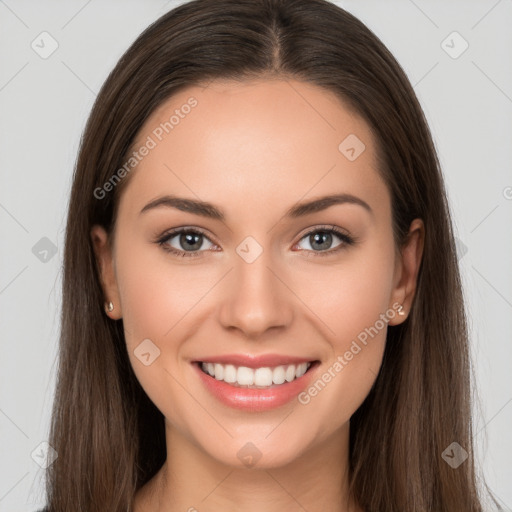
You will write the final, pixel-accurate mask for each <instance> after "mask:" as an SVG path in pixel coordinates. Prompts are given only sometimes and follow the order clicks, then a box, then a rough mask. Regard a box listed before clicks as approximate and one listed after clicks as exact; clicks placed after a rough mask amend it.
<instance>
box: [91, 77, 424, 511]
mask: <svg viewBox="0 0 512 512" xmlns="http://www.w3.org/2000/svg"><path fill="white" fill-rule="evenodd" d="M190 96H194V97H195V98H196V99H197V101H198V105H197V106H196V107H195V108H194V109H193V110H192V111H191V112H190V113H189V114H188V115H187V116H185V117H184V118H183V119H181V120H180V123H179V124H178V125H177V126H175V127H174V129H173V130H172V132H170V133H169V134H168V135H166V136H165V137H164V138H163V140H162V141H161V142H159V143H158V145H157V146H156V147H155V148H154V149H152V150H151V151H150V153H149V154H148V155H147V156H146V157H145V158H144V159H143V160H142V161H141V162H140V163H139V164H138V166H137V168H136V169H135V170H134V171H132V172H133V174H132V175H131V177H130V180H131V181H130V183H129V184H128V186H127V188H126V189H125V190H124V192H123V194H122V195H121V199H120V205H119V213H118V218H117V223H116V229H115V232H114V234H113V237H114V238H113V239H112V240H111V242H112V246H110V245H109V244H108V243H107V242H108V236H107V233H106V232H105V230H104V229H103V228H102V227H101V226H94V227H93V229H92V231H91V239H92V241H93V244H94V248H95V252H96V255H97V258H98V262H99V265H100V268H101V279H102V285H103V289H104V292H105V299H106V301H112V302H113V304H114V310H113V311H112V312H107V313H106V314H108V316H109V317H110V318H112V319H113V320H117V319H121V318H122V319H123V325H124V329H125V336H126V343H127V348H128V354H129V356H130V361H131V364H132V366H133V369H134V371H135V374H136V376H137V378H138V379H139V381H140V383H141V385H142V387H143V388H144V390H145V391H146V393H147V394H148V396H149V397H150V398H151V400H152V401H153V402H154V403H155V405H156V406H157V407H158V408H159V409H160V411H162V413H163V414H164V416H165V419H166V441H167V461H166V463H165V464H164V466H163V467H162V469H161V470H160V471H159V472H158V473H157V474H156V475H155V477H154V478H153V479H152V480H151V481H150V482H148V484H147V485H146V486H144V487H143V488H142V489H141V490H140V491H139V492H138V493H137V494H136V496H135V512H145V511H160V512H164V511H165V512H174V511H178V510H179V511H186V510H198V511H200V512H203V511H205V512H206V511H218V510H223V511H225V512H230V511H239V510H244V511H247V512H252V511H261V510H265V511H267V512H274V511H279V512H281V511H282V510H290V511H291V510H304V509H305V510H308V511H310V512H313V511H320V510H322V511H332V512H342V511H343V512H347V511H350V512H361V509H360V508H358V507H357V506H356V504H355V503H353V502H352V501H351V500H350V498H349V496H348V493H347V488H348V471H347V468H348V441H349V420H350V417H351V415H352V414H353V413H354V412H355V411H356V410H357V408H358V407H359V406H360V404H361V403H362V402H363V400H364V399H365V397H366V396H367V394H368V392H369V391H370V388H371V386H372V384H373V383H374V381H375V378H376V376H377V374H378V371H379V368H380V365H381V362H382V356H383V352H384V347H385V338H386V330H387V327H384V328H383V329H381V330H379V332H378V335H375V336H374V337H373V338H369V341H368V344H367V345H366V346H364V347H363V348H362V350H361V351H360V352H359V353H358V354H357V355H355V356H354V357H353V359H352V360H350V361H348V362H347V365H346V366H345V367H344V368H343V370H342V371H341V372H339V373H337V375H336V377H335V378H333V379H332V380H331V381H330V382H329V383H328V385H326V386H325V388H324V389H323V390H322V391H321V392H320V393H318V395H317V396H315V397H314V399H312V400H311V401H310V402H309V403H308V404H306V405H303V404H300V403H298V401H297V400H292V401H291V402H289V403H288V404H286V405H284V406H281V407H278V408H277V409H274V410H271V411H265V412H258V413H256V412H247V411H245V412H244V411H239V410H235V409H232V408H230V407H228V406H226V405H223V404H222V403H220V402H218V401H217V400H216V399H215V398H213V397H212V396H211V395H210V394H209V391H208V390H206V389H205V388H204V386H203V384H202V382H201V381H200V380H199V378H198V376H197V375H196V372H195V370H194V369H193V368H192V366H191V361H193V360H198V359H199V360H202V359H205V356H213V355H222V354H226V353H249V354H267V353H279V354H287V355H293V356H301V357H306V358H308V359H310V360H314V359H317V360H319V361H320V362H321V365H320V367H319V368H318V369H317V370H316V371H317V373H316V375H317V376H321V375H322V374H323V373H324V372H325V371H327V369H328V368H329V367H332V365H333V363H334V361H335V360H336V357H337V356H338V355H342V354H344V353H345V352H346V351H347V350H349V348H350V345H351V343H352V341H353V340H355V339H356V337H357V336H358V334H359V333H361V332H362V331H363V330H364V329H365V328H367V327H370V326H373V325H375V323H376V321H377V320H378V319H379V315H381V314H383V313H385V312H386V311H387V310H389V309H390V308H392V307H393V304H394V303H397V302H398V303H401V304H403V308H404V312H405V315H404V316H398V315H394V317H393V318H391V319H389V322H388V325H396V324H398V323H400V322H402V321H404V320H405V319H406V318H407V313H408V311H409V309H410V305H411V302H412V300H413V297H414V292H415V289H416V281H417V273H418V269H419V265H420V261H421V256H422V251H423V240H424V226H423V223H422V222H421V220H419V219H416V220H415V221H413V223H412V224H411V227H410V236H409V239H408V242H407V244H406V245H405V246H403V247H402V248H400V249H401V250H398V249H397V247H395V244H394V240H393V235H392V228H391V202H390V195H389V191H388V189H387V187H386V185H385V183H384V181H383V180H382V179H381V177H380V175H379V173H378V170H377V164H376V153H375V151H376V149H375V148H376V145H375V141H374V139H373V136H372V133H371V131H370V129H369V127H368V125H367V124H366V123H365V122H364V121H363V120H362V118H360V117H359V116H358V115H357V114H356V113H354V112H353V111H352V110H351V109H349V108H348V107H347V105H345V104H344V103H342V102H341V101H340V100H339V99H338V98H337V97H335V96H334V95H333V94H331V93H330V92H327V91H325V90H323V89H322V88H319V87H317V86H313V85H311V84H305V83H302V82H298V81H294V80H290V81H286V80H284V79H282V80H270V79H261V80H257V81H256V80H253V81H247V82H243V83H237V82H230V81H214V82H212V83H211V84H210V85H209V86H208V87H207V88H200V87H190V88H188V89H186V90H183V91H181V92H180V93H179V94H177V95H175V96H173V97H172V98H170V99H169V100H168V101H166V102H165V103H164V104H162V105H161V106H160V107H159V108H158V109H157V110H156V111H155V112H153V114H152V115H151V116H150V118H149V119H148V120H147V122H146V123H145V125H144V126H143V128H142V130H141V131H140V133H139V135H138V137H137V141H136V144H134V147H138V146H140V145H141V144H142V143H144V141H145V140H146V139H147V136H148V135H151V133H152V131H153V130H154V129H155V127H157V126H158V125H159V124H160V123H161V122H163V121H165V120H167V119H169V117H170V115H171V114H172V113H173V111H174V110H175V109H176V108H180V106H182V105H183V104H185V103H186V101H187V99H188V98H189V97H190ZM349 134H355V135H356V136H357V137H358V138H359V139H360V140H361V141H363V143H364V144H365V146H366V149H365V150H364V151H363V152H362V153H361V154H360V156H359V157H358V158H356V159H355V160H354V161H350V160H349V159H347V158H346V157H345V156H344V155H343V154H342V153H341V152H340V151H339V149H338V146H339V144H340V142H341V141H343V140H344V139H345V138H346V137H347V136H348V135H349ZM334 193H340V194H341V193H348V194H352V195H354V196H357V197H358V198H360V199H362V200H364V201H365V202H366V203H367V204H368V205H369V206H370V207H371V209H372V213H369V212H368V211H367V210H366V209H365V208H363V207H361V206H360V205H357V204H351V203H344V204H337V205H333V206H330V207H329V208H327V209H324V210H322V211H319V212H316V213H310V214H308V215H306V216H304V217H300V218H294V219H289V218H286V217H284V215H285V213H286V211H287V210H288V209H289V208H290V207H292V206H293V205H295V204H296V203H297V202H299V201H301V202H303V201H307V200H311V199H314V198H318V197H321V196H324V195H330V194H334ZM164 194H175V195H177V196H180V197H186V198H191V199H201V200H203V201H208V202H210V203H213V204H214V205H216V206H217V207H218V208H220V209H222V210H223V211H224V213H225V215H226V219H225V221H224V222H222V221H220V220H215V219H210V218H206V217H202V216H199V215H195V214H192V213H189V212H184V211H180V210H178V209H175V208H169V207H160V208H155V209H152V210H149V211H147V212H145V213H143V214H139V212H140V211H141V209H142V208H143V207H144V206H145V205H146V204H147V203H149V202H150V201H152V200H153V199H155V198H157V197H160V196H162V195H164ZM325 224H328V225H334V226H337V227H339V228H340V229H342V230H345V231H346V232H347V233H349V234H350V235H351V236H353V237H355V238H357V242H356V243H355V244H354V245H346V244H345V245H343V248H342V249H341V250H340V251H337V252H331V254H329V255H327V256H325V257H322V256H319V255H318V253H319V252H322V251H323V252H326V251H329V250H330V251H332V250H333V249H334V248H336V247H338V246H339V245H340V243H341V244H343V242H342V241H341V239H339V238H337V236H336V235H333V238H332V242H331V245H330V246H329V245H328V246H327V248H326V249H324V248H322V247H320V248H318V245H315V242H314V240H311V237H309V236H307V235H308V234H309V233H310V232H311V231H314V230H315V229H317V230H318V231H321V226H322V225H325ZM182 226H186V227H196V228H201V229H202V230H203V231H205V233H206V238H203V240H204V242H203V245H202V246H201V248H200V251H201V252H200V255H199V256H198V257H179V256H174V255H172V254H170V253H168V252H166V251H165V250H164V249H163V247H162V246H159V245H158V244H157V243H155V240H156V239H157V238H159V237H160V235H163V234H164V233H165V232H166V231H168V230H169V229H171V228H176V227H182ZM319 226H320V228H319ZM313 234H314V233H313ZM247 236H251V237H253V238H254V239H255V240H256V241H257V242H258V243H259V244H260V246H261V247H262V248H263V252H262V253H261V255H260V256H259V257H258V258H257V259H256V260H255V261H254V262H252V263H247V262H246V261H245V260H244V259H243V258H241V257H240V256H239V255H238V253H237V252H236V248H237V247H238V246H239V244H240V243H241V242H242V241H243V240H244V239H245V238H246V237H247ZM179 239H180V237H179V235H178V236H174V238H173V239H171V240H169V241H168V242H167V244H168V245H170V244H172V245H173V247H175V248H177V249H181V250H182V251H185V249H186V246H183V245H180V244H179ZM320 243H321V240H320ZM215 248H216V249H217V250H212V249H215ZM196 252H197V249H196ZM228 271H229V272H228ZM147 338H149V339H150V340H151V341H152V342H153V343H154V344H155V345H156V346H158V348H159V350H160V356H159V357H158V358H156V359H155V360H154V362H153V363H152V364H151V365H149V366H145V365H143V364H141V362H140V361H139V359H138V358H137V357H136V356H135V355H134V350H135V349H136V348H137V346H138V345H139V344H140V343H141V341H142V340H144V339H147ZM248 442H251V443H253V444H254V445H255V446H256V447H257V449H258V450H259V452H261V458H260V459H259V460H258V462H257V464H256V465H255V466H254V467H252V468H248V467H247V466H245V465H244V463H243V462H242V461H241V460H240V459H239V458H238V457H237V452H238V451H239V450H240V448H242V447H243V446H244V445H246V443H248ZM192 507H193V508H192Z"/></svg>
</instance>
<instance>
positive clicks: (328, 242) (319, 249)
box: [297, 226, 355, 256]
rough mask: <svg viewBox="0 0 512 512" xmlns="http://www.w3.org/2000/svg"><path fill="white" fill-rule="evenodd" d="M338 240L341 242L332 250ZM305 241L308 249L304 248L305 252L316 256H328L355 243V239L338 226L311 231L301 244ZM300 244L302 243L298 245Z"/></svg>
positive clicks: (322, 227)
mask: <svg viewBox="0 0 512 512" xmlns="http://www.w3.org/2000/svg"><path fill="white" fill-rule="evenodd" d="M336 238H337V239H338V240H340V242H339V243H338V244H337V245H335V246H334V248H332V245H333V242H334V241H335V239H336ZM303 240H304V241H305V242H306V244H305V245H306V247H303V250H306V251H309V252H311V253H313V254H314V255H315V256H327V255H329V254H332V253H335V252H338V251H340V250H342V249H344V248H346V246H347V245H353V244H354V243H355V239H354V238H352V237H350V236H349V235H347V234H346V233H344V232H343V231H341V230H340V229H339V228H337V227H336V226H321V227H319V228H317V229H314V230H313V231H309V232H308V233H306V235H305V236H303V237H302V238H301V242H302V241H303ZM299 244H300V242H299V243H298V244H297V245H299Z"/></svg>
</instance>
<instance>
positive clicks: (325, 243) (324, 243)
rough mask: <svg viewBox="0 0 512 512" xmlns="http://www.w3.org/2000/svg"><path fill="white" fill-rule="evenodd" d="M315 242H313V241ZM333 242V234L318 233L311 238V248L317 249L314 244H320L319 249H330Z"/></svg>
mask: <svg viewBox="0 0 512 512" xmlns="http://www.w3.org/2000/svg"><path fill="white" fill-rule="evenodd" d="M311 240H313V241H311ZM331 242H332V234H331V233H326V232H325V231H318V232H317V233H315V234H314V235H311V236H310V244H311V247H313V248H315V246H314V244H316V243H318V244H319V246H318V248H319V249H329V247H330V245H331Z"/></svg>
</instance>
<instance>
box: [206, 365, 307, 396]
mask: <svg viewBox="0 0 512 512" xmlns="http://www.w3.org/2000/svg"><path fill="white" fill-rule="evenodd" d="M311 364H312V362H308V363H301V364H290V365H286V366H284V365H280V366H276V367H274V368H270V367H261V368H248V367H247V366H234V365H232V364H221V363H206V362H202V363H201V369H202V370H203V372H204V373H206V374H208V375H210V376H211V377H213V378H215V379H216V380H221V381H223V382H226V383H228V384H231V385H233V386H235V387H245V388H249V389H268V388H270V387H271V386H273V385H281V384H284V383H285V382H293V381H294V380H295V379H298V378H299V377H302V376H303V375H304V374H305V373H306V372H307V370H308V369H309V368H310V366H311Z"/></svg>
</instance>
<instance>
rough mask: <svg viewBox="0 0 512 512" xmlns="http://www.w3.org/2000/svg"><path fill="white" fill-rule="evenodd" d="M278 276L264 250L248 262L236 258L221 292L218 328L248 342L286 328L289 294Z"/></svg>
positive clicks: (290, 309) (289, 314) (289, 316)
mask: <svg viewBox="0 0 512 512" xmlns="http://www.w3.org/2000/svg"><path fill="white" fill-rule="evenodd" d="M282 273H283V272H280V271H279V268H278V267H277V266H276V265H275V264H273V263H272V261H271V258H270V255H269V254H268V253H267V252H266V251H263V253H262V254H261V255H260V256H259V257H258V258H257V259H256V260H255V261H253V262H252V263H248V262H247V261H245V260H244V259H243V258H241V257H238V256H236V258H235V260H234V268H233V270H232V271H231V272H230V275H229V277H228V279H226V280H225V285H224V288H223V290H222V293H223V297H222V299H221V306H220V311H219V320H220V323H221V324H222V326H223V327H224V328H225V329H230V330H233V329H237V330H239V331H241V332H242V333H243V334H244V335H245V337H247V338H251V339H255V338H260V337H262V336H263V335H264V334H265V333H266V331H269V330H276V329H279V328H281V329H283V328H286V327H287V326H289V325H290V324H291V321H292V318H293V304H292V302H291V300H292V297H293V293H292V292H291V291H290V290H289V288H287V286H286V285H285V284H284V283H286V279H285V276H284V275H280V274H282Z"/></svg>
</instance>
